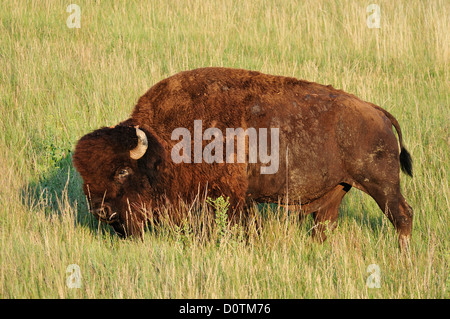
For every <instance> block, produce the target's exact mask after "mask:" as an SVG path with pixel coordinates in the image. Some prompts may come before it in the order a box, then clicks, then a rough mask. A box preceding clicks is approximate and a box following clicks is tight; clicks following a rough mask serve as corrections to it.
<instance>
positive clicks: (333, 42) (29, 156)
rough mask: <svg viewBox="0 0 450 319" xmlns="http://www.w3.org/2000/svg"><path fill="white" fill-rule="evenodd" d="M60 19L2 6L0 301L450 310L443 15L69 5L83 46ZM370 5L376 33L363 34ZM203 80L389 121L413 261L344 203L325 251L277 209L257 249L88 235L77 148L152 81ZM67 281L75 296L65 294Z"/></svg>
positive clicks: (60, 8)
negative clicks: (341, 301)
mask: <svg viewBox="0 0 450 319" xmlns="http://www.w3.org/2000/svg"><path fill="white" fill-rule="evenodd" d="M70 3H71V1H69V2H62V1H0V6H1V10H0V133H1V134H0V167H1V168H2V171H3V177H2V178H1V181H0V238H1V246H0V297H1V298H448V297H449V292H448V288H449V283H450V281H449V225H450V224H449V211H450V203H449V200H450V198H449V194H450V192H449V184H448V180H449V176H448V174H449V164H450V160H449V144H450V135H449V134H450V133H449V122H450V104H449V93H450V82H449V71H450V68H449V58H450V49H449V46H450V41H449V34H450V20H449V19H448V16H449V14H450V10H449V9H450V3H449V2H448V1H445V0H442V1H440V0H436V1H406V0H402V1H384V0H383V1H378V0H376V1H375V0H374V1H347V0H344V1H313V0H303V1H281V0H280V1H275V0H266V1H230V0H224V1H201V0H199V1H182V2H180V1H172V0H170V1H167V0H164V1H142V2H131V1H129V2H126V3H125V2H117V3H115V2H114V3H113V2H108V1H104V2H97V1H96V2H94V1H79V0H76V4H78V5H79V7H80V8H81V16H80V17H81V20H80V21H81V27H80V28H69V27H68V25H67V24H66V20H67V19H68V17H69V15H70V14H71V13H70V12H67V11H66V8H67V6H68V5H69V4H70ZM371 3H376V4H379V6H380V10H381V11H380V28H369V27H368V26H367V22H366V21H367V18H368V16H369V15H370V14H371V13H370V12H369V13H368V12H366V8H367V6H368V5H369V4H371ZM205 66H227V67H236V68H244V69H252V70H258V71H262V72H264V73H270V74H278V75H286V76H294V77H297V78H301V79H306V80H310V81H316V82H319V83H323V84H332V85H333V86H334V87H336V88H340V89H343V90H345V91H348V92H350V93H353V94H356V95H357V96H359V97H360V98H362V99H364V100H368V101H371V102H373V103H375V104H378V105H380V106H382V107H383V108H385V109H386V110H388V111H389V112H391V113H392V114H393V115H394V116H395V117H396V118H397V119H398V121H399V123H400V125H401V128H402V131H403V136H404V141H405V145H406V147H407V148H408V150H409V151H410V153H411V155H412V157H413V161H414V178H412V179H411V178H409V177H407V176H406V175H403V174H402V176H401V182H402V185H401V187H402V192H403V194H404V196H405V198H406V199H407V200H408V202H409V203H410V205H411V206H412V207H413V209H414V213H415V217H414V226H413V227H414V228H413V237H412V242H411V250H410V252H409V254H404V255H402V253H401V252H400V251H399V250H398V243H397V238H396V234H395V231H394V229H393V227H392V225H391V224H390V223H389V221H388V220H387V218H386V217H385V216H384V215H383V214H382V213H381V211H380V210H379V209H378V207H377V206H376V203H375V202H374V201H373V200H372V199H371V198H370V197H368V196H367V195H365V194H363V193H361V192H359V191H357V190H356V189H353V190H352V191H351V192H350V193H349V194H348V195H347V196H346V198H345V199H344V202H343V204H342V206H341V208H340V219H339V224H338V227H337V229H336V230H335V231H334V233H333V234H331V235H330V237H329V239H328V240H327V242H326V243H325V244H323V245H318V244H315V243H313V242H312V241H311V239H310V234H311V227H312V221H311V218H308V219H307V220H306V221H305V222H304V223H303V224H299V223H297V221H296V219H295V218H293V217H292V216H286V215H285V214H284V213H283V211H282V210H280V209H279V208H277V207H273V208H272V210H271V211H269V212H266V213H265V214H264V216H265V217H264V218H263V220H262V223H263V231H262V232H261V234H260V235H259V236H252V237H251V238H250V240H242V238H241V237H242V236H241V235H240V234H239V232H238V231H237V230H236V229H229V228H226V227H225V228H224V230H225V236H223V238H222V241H221V242H220V244H218V242H217V240H215V239H214V236H218V234H219V233H218V232H217V230H215V231H212V237H211V238H210V239H205V237H204V236H203V235H202V234H201V232H199V231H198V229H197V228H196V227H197V226H196V223H195V220H194V221H193V220H188V223H187V224H186V225H185V227H184V228H179V229H176V228H173V229H172V230H170V229H161V230H160V231H147V232H146V233H145V236H144V239H143V241H139V240H121V239H119V238H118V237H117V236H115V235H114V234H113V233H112V232H111V231H110V230H109V228H108V227H106V226H104V225H99V224H98V223H97V221H96V220H95V218H94V217H93V216H91V215H90V214H89V213H88V211H87V204H86V199H85V197H84V195H83V193H82V190H81V185H82V181H81V178H80V177H79V175H78V174H77V173H76V171H75V170H74V168H73V166H72V163H71V151H72V150H73V148H74V145H75V143H76V142H77V140H78V139H79V138H80V137H81V136H82V135H84V134H86V133H87V132H89V131H92V130H94V129H96V128H99V127H101V126H110V125H113V124H116V123H118V122H119V121H121V120H124V119H126V118H127V117H128V115H129V114H130V113H131V111H132V109H133V107H134V105H135V103H136V102H137V99H138V98H139V97H140V96H141V95H142V94H143V93H144V92H145V91H146V90H147V89H148V88H149V87H150V86H152V85H153V84H155V83H157V82H158V81H160V80H162V79H164V78H166V77H168V76H170V75H172V74H175V73H177V72H179V71H182V70H187V69H194V68H197V67H205ZM214 223H215V221H214V220H212V225H213V227H215V228H214V229H217V225H215V226H214ZM216 224H217V223H216ZM72 264H76V265H78V267H79V268H78V269H79V274H80V275H81V278H80V283H81V287H80V288H69V286H68V285H67V279H68V277H70V276H71V273H70V272H66V271H67V270H68V267H69V265H72ZM371 264H376V265H377V267H378V268H377V272H376V273H374V274H371V271H370V269H371V268H370V267H369V265H371ZM368 270H369V271H368ZM374 276H375V277H377V278H378V279H379V280H378V283H379V288H370V287H371V286H370V285H368V284H367V281H368V278H369V277H371V278H374ZM70 278H71V277H70Z"/></svg>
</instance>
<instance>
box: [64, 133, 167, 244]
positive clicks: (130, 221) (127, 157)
mask: <svg viewBox="0 0 450 319" xmlns="http://www.w3.org/2000/svg"><path fill="white" fill-rule="evenodd" d="M164 154H165V153H164V148H163V147H162V144H161V142H160V141H159V140H158V139H157V138H156V136H155V135H154V134H152V133H150V132H149V131H147V130H145V129H143V128H139V127H138V126H125V125H118V126H115V127H105V128H101V129H99V130H96V131H94V132H92V133H89V134H87V135H85V136H83V137H82V138H81V139H80V140H79V141H78V144H77V146H76V148H75V152H74V155H73V163H74V166H75V168H76V169H77V170H78V172H79V173H80V175H81V177H82V178H83V182H84V183H83V190H84V193H85V194H86V196H87V198H88V201H89V203H90V209H91V212H92V213H93V214H94V216H95V217H96V218H97V219H99V220H100V221H103V222H106V223H108V224H110V225H111V226H112V227H113V228H114V230H115V231H116V232H117V233H118V234H119V235H120V236H129V235H139V234H141V231H142V229H143V227H144V224H145V222H146V220H147V217H148V212H149V210H150V209H151V207H150V205H151V201H152V199H153V194H154V190H153V188H154V183H155V181H156V180H157V178H158V169H159V166H160V165H161V164H162V162H163V161H164V158H165V156H164Z"/></svg>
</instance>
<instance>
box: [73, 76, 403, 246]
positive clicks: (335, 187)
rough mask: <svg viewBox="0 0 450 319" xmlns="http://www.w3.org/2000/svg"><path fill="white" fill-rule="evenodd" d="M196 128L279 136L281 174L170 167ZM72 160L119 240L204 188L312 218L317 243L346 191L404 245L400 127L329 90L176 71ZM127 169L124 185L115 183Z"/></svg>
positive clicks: (85, 141) (278, 79)
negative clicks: (137, 151)
mask: <svg viewBox="0 0 450 319" xmlns="http://www.w3.org/2000/svg"><path fill="white" fill-rule="evenodd" d="M194 120H202V121H203V130H205V129H206V128H209V127H217V128H219V129H220V130H221V131H222V132H225V129H226V128H239V127H242V128H243V129H246V128H250V127H253V128H256V129H258V128H279V130H280V141H279V142H280V144H279V145H280V148H279V170H278V172H277V173H276V174H266V175H264V174H260V167H261V165H264V164H261V163H256V164H249V163H245V164H237V163H236V164H227V163H221V164H218V163H213V164H207V163H204V162H203V163H201V164H194V163H192V164H186V163H181V164H175V163H173V162H172V160H171V156H170V154H171V149H172V147H173V145H175V144H176V143H178V141H172V140H171V134H172V131H173V130H174V129H175V128H178V127H184V128H187V129H188V130H189V131H190V132H191V134H192V132H193V125H194ZM136 125H139V128H140V129H142V130H143V131H144V132H145V133H146V135H147V138H148V140H149V147H148V149H147V152H146V154H145V155H144V157H142V158H141V159H139V160H132V159H131V158H130V157H129V153H128V152H129V150H130V149H131V148H133V147H135V146H136V145H137V137H136V134H135V130H134V126H136ZM393 125H394V126H395V128H396V130H397V132H398V135H399V140H400V146H401V148H402V153H403V154H402V157H401V158H404V159H405V160H404V161H402V163H400V160H399V147H398V142H397V139H396V137H395V135H394V132H393V130H392V126H393ZM208 143H209V142H208V141H204V142H203V144H204V145H206V144H208ZM224 150H225V148H224ZM73 160H74V164H75V167H76V168H77V170H78V171H79V172H80V174H81V176H82V178H83V180H84V186H83V187H84V191H85V193H86V195H87V196H88V198H89V199H90V201H91V206H92V207H91V208H92V211H93V212H94V214H96V215H97V217H98V218H99V219H101V220H105V221H107V222H108V223H110V224H111V225H112V226H113V227H114V229H115V230H116V231H117V232H118V233H119V234H122V235H130V234H131V235H133V234H138V233H139V229H142V225H143V223H145V221H146V219H147V215H146V213H145V212H148V211H149V210H151V209H152V208H154V207H156V205H158V203H160V202H161V201H166V202H171V203H175V202H177V201H178V199H183V200H185V201H189V200H192V198H193V197H194V196H195V195H196V194H197V193H198V191H199V190H200V191H204V190H205V189H206V188H207V189H208V193H209V195H210V196H219V195H225V196H229V197H230V200H231V204H232V207H234V208H235V209H240V208H241V207H243V206H245V205H247V204H249V203H250V202H252V201H256V202H279V201H281V202H284V201H285V200H286V199H287V198H288V199H289V204H294V205H299V206H300V205H301V208H302V210H303V212H304V213H305V214H308V213H313V214H314V220H315V222H316V223H317V225H318V227H317V228H316V229H315V232H314V236H316V237H317V238H319V239H322V240H323V239H325V235H324V232H323V229H322V228H321V226H320V225H323V222H325V221H330V222H331V224H332V225H333V224H334V223H335V221H336V219H337V214H338V208H339V204H340V202H341V200H342V198H343V197H344V195H345V194H346V192H348V190H349V189H350V188H351V187H356V188H358V189H360V190H362V191H364V192H366V193H367V194H369V195H370V196H372V197H373V198H374V199H375V201H376V202H377V203H378V205H379V206H380V208H381V209H382V211H383V212H385V213H386V214H387V216H388V217H389V219H390V220H391V222H392V223H393V225H394V226H395V227H396V229H397V230H398V232H399V235H400V239H401V243H402V242H406V241H407V239H408V238H409V236H410V234H411V228H412V209H411V207H410V206H409V205H408V204H407V202H406V201H405V199H404V198H403V196H402V195H401V193H400V183H399V168H400V164H401V166H402V167H404V166H405V167H407V168H408V167H409V170H408V169H407V173H409V174H410V175H411V169H410V164H411V163H410V157H409V154H408V153H407V151H406V150H405V149H404V147H403V145H402V139H401V131H400V126H399V125H398V123H397V121H396V120H395V118H394V117H393V116H392V115H391V114H389V113H388V112H386V111H385V110H383V109H382V108H380V107H378V106H376V105H373V104H371V103H368V102H364V101H362V100H360V99H358V98H357V97H355V96H354V95H351V94H348V93H345V92H343V91H341V90H336V89H334V88H333V87H331V86H330V85H328V86H324V85H320V84H317V83H312V82H307V81H302V80H297V79H295V78H289V77H282V76H273V75H267V74H262V73H259V72H254V71H247V70H240V69H229V68H202V69H196V70H192V71H186V72H181V73H178V74H176V75H174V76H171V77H169V78H167V79H165V80H163V81H161V82H159V83H157V84H156V85H154V86H153V87H151V88H150V89H149V90H148V91H147V92H146V93H145V94H144V95H143V96H142V97H141V98H140V99H139V101H138V103H137V105H136V107H135V109H134V111H133V113H132V114H131V117H130V118H129V119H128V120H126V121H124V122H122V123H120V124H119V125H117V126H116V127H113V128H102V129H99V130H96V131H94V132H92V133H90V134H87V135H86V136H84V137H83V138H81V139H80V141H79V142H78V144H77V146H76V150H75V153H74V157H73ZM124 168H126V169H127V172H128V173H129V174H128V175H127V176H126V177H122V175H120V171H121V170H123V169H124ZM286 204H287V203H286ZM232 211H233V210H232ZM234 211H236V210H234ZM111 215H113V217H111ZM130 216H131V217H130Z"/></svg>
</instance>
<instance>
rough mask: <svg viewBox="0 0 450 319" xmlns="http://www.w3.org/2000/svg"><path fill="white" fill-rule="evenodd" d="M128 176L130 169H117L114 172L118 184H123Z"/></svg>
mask: <svg viewBox="0 0 450 319" xmlns="http://www.w3.org/2000/svg"><path fill="white" fill-rule="evenodd" d="M128 175H130V169H129V168H119V169H118V170H117V171H116V176H115V177H116V179H117V180H118V181H119V182H123V181H124V180H125V179H126V178H127V176H128Z"/></svg>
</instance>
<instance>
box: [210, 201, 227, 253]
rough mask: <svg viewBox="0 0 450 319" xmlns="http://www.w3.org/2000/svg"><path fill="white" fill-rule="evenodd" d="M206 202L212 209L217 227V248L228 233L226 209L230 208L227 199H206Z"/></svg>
mask: <svg viewBox="0 0 450 319" xmlns="http://www.w3.org/2000/svg"><path fill="white" fill-rule="evenodd" d="M206 202H207V203H208V204H210V205H211V206H213V207H214V212H215V219H214V222H215V225H216V227H217V246H220V245H221V244H222V242H223V241H224V239H225V236H226V235H227V232H228V215H227V211H228V207H229V206H230V202H229V197H227V198H226V199H225V198H223V196H220V197H218V198H216V199H214V200H213V199H211V198H210V197H208V198H207V200H206Z"/></svg>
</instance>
